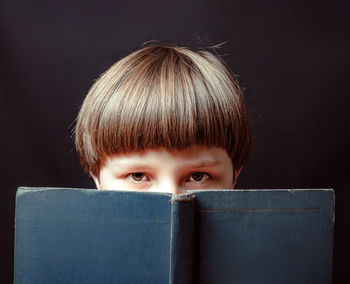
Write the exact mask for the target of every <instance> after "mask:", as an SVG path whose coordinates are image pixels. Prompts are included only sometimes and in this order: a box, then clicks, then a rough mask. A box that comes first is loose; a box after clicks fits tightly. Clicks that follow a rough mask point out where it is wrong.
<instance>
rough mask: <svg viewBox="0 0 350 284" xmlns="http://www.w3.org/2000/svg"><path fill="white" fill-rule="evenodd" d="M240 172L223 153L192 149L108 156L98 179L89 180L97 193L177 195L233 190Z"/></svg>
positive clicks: (221, 151) (155, 150)
mask: <svg viewBox="0 0 350 284" xmlns="http://www.w3.org/2000/svg"><path fill="white" fill-rule="evenodd" d="M240 171H241V168H240V169H238V170H237V171H235V172H234V169H233V165H232V161H231V159H230V157H229V156H228V154H227V152H226V150H224V149H222V148H217V147H211V148H207V147H204V146H194V147H191V148H186V149H185V150H176V151H168V150H166V149H164V148H157V149H150V150H145V151H141V152H132V153H127V154H115V155H110V156H107V157H105V159H104V163H103V165H102V167H101V169H100V173H99V176H98V177H96V176H92V177H93V179H94V181H95V183H96V187H97V188H98V189H105V190H128V191H130V190H131V191H151V192H169V193H177V194H178V193H185V192H186V191H187V190H195V189H233V188H234V186H235V183H236V179H237V177H238V175H239V173H240ZM234 173H235V174H234Z"/></svg>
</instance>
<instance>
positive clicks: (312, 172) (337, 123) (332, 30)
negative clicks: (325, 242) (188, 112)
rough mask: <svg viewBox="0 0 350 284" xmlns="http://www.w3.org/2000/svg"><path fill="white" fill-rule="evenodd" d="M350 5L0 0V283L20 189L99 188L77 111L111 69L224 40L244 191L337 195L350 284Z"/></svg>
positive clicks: (342, 260)
mask: <svg viewBox="0 0 350 284" xmlns="http://www.w3.org/2000/svg"><path fill="white" fill-rule="evenodd" d="M50 2H52V3H50ZM349 3H350V2H349V1H347V0H339V1H336V0H334V1H331V0H328V1H324V0H321V1H316V0H309V1H307V0H286V1H280V0H275V1H273V0H268V1H261V0H231V1H228V0H220V1H218V0H210V1H199V0H196V1H186V0H179V1H171V2H168V1H164V0H151V1H138V0H130V1H112V0H109V1H91V0H89V1H86V0H85V1H83V0H81V1H68V0H61V1H35V0H33V1H25V0H12V1H9V0H0V5H1V6H0V36H1V37H0V40H1V46H0V66H1V69H0V70H1V71H0V72H1V74H0V75H1V76H0V94H1V96H0V107H1V109H0V119H1V123H0V125H1V126H0V127H1V132H0V133H1V134H0V135H1V140H0V141H1V147H0V149H1V153H2V154H1V195H0V196H1V197H0V202H1V203H0V206H1V220H0V221H1V227H0V229H1V231H0V232H1V234H0V244H1V275H0V277H1V281H0V282H1V283H7V282H8V283H11V281H12V274H13V234H14V197H15V192H16V188H17V187H18V186H20V185H28V186H65V187H93V183H92V180H91V179H89V178H88V177H87V176H85V175H84V174H83V173H82V171H81V170H80V166H79V163H78V160H77V158H76V154H75V152H74V150H73V143H72V138H71V130H72V127H73V125H74V120H75V117H76V115H77V112H78V109H79V106H80V104H81V102H82V100H83V98H84V96H85V94H86V93H87V91H88V88H89V87H90V86H91V84H92V83H93V80H94V79H95V78H96V77H97V76H98V74H100V73H101V72H103V71H104V70H105V69H106V68H107V67H109V66H110V65H111V64H112V63H113V62H114V61H116V60H117V59H119V58H120V57H121V56H124V55H127V54H128V53H129V52H131V51H133V50H135V49H138V48H139V47H141V45H142V43H143V42H146V41H149V40H163V41H168V42H174V43H178V44H180V45H185V46H192V47H196V46H207V45H211V44H218V43H222V42H226V44H224V45H223V46H222V47H221V48H220V49H219V50H218V52H219V53H220V54H222V55H223V58H224V60H225V61H226V62H227V63H228V65H229V66H230V68H231V70H232V71H233V72H234V73H235V74H238V78H239V81H240V83H241V85H242V87H243V88H245V94H246V98H247V102H248V105H249V109H250V113H251V117H252V125H253V134H254V150H253V153H252V157H251V160H250V163H249V164H248V166H247V167H246V169H245V170H244V172H243V173H242V175H241V177H240V179H239V183H238V185H237V187H238V188H316V187H319V188H329V187H330V188H334V189H335V192H336V232H335V258H334V283H350V277H349V276H348V274H349V273H348V265H349V264H350V262H349V240H350V238H349V237H350V231H349V229H348V226H349V225H350V222H349V221H350V220H349V219H350V218H349V214H348V212H347V209H348V207H349V206H348V202H349V197H350V193H349V192H348V190H349V189H348V188H347V187H348V185H349V182H348V181H347V180H346V178H347V176H348V171H349V170H350V167H349V166H348V164H349V157H350V155H349V133H348V132H349V122H350V120H349V116H348V112H349V106H350V105H349V99H348V95H349V91H348V89H349V88H348V83H349V79H350V78H349V70H348V69H349V63H350V62H349V59H350V56H349V50H350V49H349V48H350V40H349V24H350V5H349Z"/></svg>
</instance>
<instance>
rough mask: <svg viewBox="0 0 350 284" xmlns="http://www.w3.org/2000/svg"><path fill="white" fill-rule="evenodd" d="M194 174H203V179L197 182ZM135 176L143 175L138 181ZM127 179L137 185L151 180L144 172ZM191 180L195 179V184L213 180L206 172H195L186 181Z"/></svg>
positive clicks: (131, 175) (133, 174)
mask: <svg viewBox="0 0 350 284" xmlns="http://www.w3.org/2000/svg"><path fill="white" fill-rule="evenodd" d="M194 174H201V179H200V180H196V179H195V178H193V175H194ZM135 175H141V178H140V179H138V178H136V179H135ZM126 178H127V179H131V181H132V182H135V183H141V182H146V181H149V180H150V178H149V177H148V176H147V175H146V174H145V173H143V172H135V173H130V174H127V175H126ZM144 178H146V179H147V180H143V179H144ZM191 178H192V179H193V182H198V183H199V182H204V181H207V180H208V179H211V178H212V177H211V176H210V175H209V174H208V173H206V172H193V173H191V174H190V175H189V177H188V178H187V179H186V182H189V179H191ZM191 182H192V181H191Z"/></svg>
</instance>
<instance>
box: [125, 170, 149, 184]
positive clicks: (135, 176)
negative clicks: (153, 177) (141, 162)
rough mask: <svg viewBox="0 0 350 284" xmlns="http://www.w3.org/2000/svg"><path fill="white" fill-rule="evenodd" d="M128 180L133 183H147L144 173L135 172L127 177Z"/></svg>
mask: <svg viewBox="0 0 350 284" xmlns="http://www.w3.org/2000/svg"><path fill="white" fill-rule="evenodd" d="M127 178H128V179H131V180H132V181H134V182H141V181H147V180H148V178H147V176H146V175H145V174H144V173H141V172H137V173H132V174H129V175H127Z"/></svg>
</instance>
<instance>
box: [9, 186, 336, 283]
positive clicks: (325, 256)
mask: <svg viewBox="0 0 350 284" xmlns="http://www.w3.org/2000/svg"><path fill="white" fill-rule="evenodd" d="M333 224H334V194H333V191H332V190H224V191H218V190H215V191H208V190H205V191H191V192H189V193H187V194H183V195H174V194H170V193H169V194H164V193H149V192H129V191H128V192H126V191H106V190H91V189H90V190H87V189H67V188H20V189H19V190H18V192H17V198H16V220H15V283H17V284H22V283H201V284H214V283H215V284H217V283H240V284H251V283H252V284H253V283H254V284H256V283H270V284H274V283H276V284H277V283H278V284H280V283H293V284H295V283H303V284H304V283H317V284H322V283H324V284H326V283H327V284H330V283H331V278H332V277H331V276H332V247H333V245H332V243H333Z"/></svg>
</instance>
